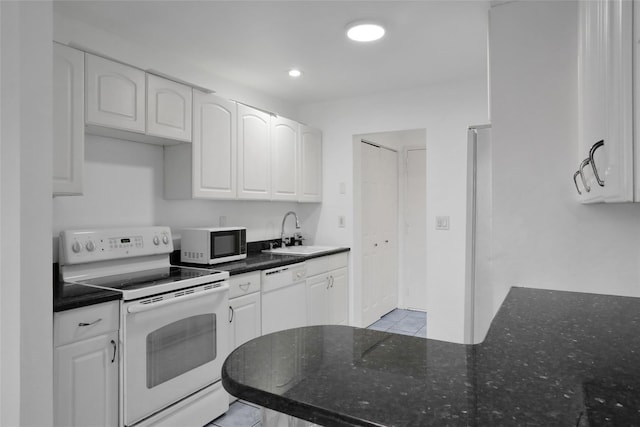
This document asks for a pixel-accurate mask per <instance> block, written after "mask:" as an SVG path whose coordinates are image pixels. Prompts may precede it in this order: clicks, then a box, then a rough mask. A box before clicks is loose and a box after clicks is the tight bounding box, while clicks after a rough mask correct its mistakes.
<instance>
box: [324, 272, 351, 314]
mask: <svg viewBox="0 0 640 427" xmlns="http://www.w3.org/2000/svg"><path fill="white" fill-rule="evenodd" d="M329 281H330V287H329V290H330V292H329V304H328V305H329V323H330V324H332V325H348V324H349V270H348V269H347V268H340V269H338V270H333V271H331V272H330V273H329Z"/></svg>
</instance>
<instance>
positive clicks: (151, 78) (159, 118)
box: [147, 74, 192, 142]
mask: <svg viewBox="0 0 640 427" xmlns="http://www.w3.org/2000/svg"><path fill="white" fill-rule="evenodd" d="M191 111H192V93H191V88H190V87H189V86H186V85H183V84H180V83H176V82H173V81H171V80H167V79H165V78H162V77H158V76H155V75H153V74H147V134H148V135H153V136H158V137H161V138H169V139H175V140H179V141H186V142H190V141H191Z"/></svg>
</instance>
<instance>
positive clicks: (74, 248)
mask: <svg viewBox="0 0 640 427" xmlns="http://www.w3.org/2000/svg"><path fill="white" fill-rule="evenodd" d="M71 250H72V251H73V252H75V253H79V252H80V251H81V250H82V245H81V244H80V242H73V245H71Z"/></svg>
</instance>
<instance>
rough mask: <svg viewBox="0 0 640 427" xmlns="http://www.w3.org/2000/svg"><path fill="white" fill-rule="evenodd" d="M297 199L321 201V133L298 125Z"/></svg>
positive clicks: (301, 200)
mask: <svg viewBox="0 0 640 427" xmlns="http://www.w3.org/2000/svg"><path fill="white" fill-rule="evenodd" d="M299 134H300V136H299V140H300V144H299V151H300V163H299V168H298V169H299V178H298V186H299V190H298V201H299V202H321V201H322V133H321V132H320V131H319V130H317V129H313V128H310V127H309V126H305V125H300V132H299Z"/></svg>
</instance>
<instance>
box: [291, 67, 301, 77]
mask: <svg viewBox="0 0 640 427" xmlns="http://www.w3.org/2000/svg"><path fill="white" fill-rule="evenodd" d="M301 75H302V72H301V71H300V70H298V69H295V68H293V69H291V70H289V77H300V76H301Z"/></svg>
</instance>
